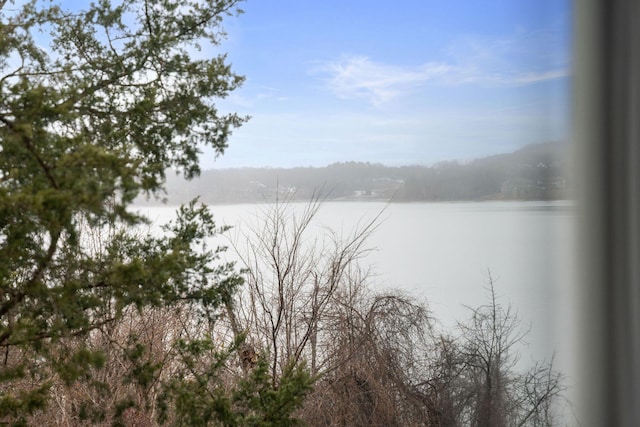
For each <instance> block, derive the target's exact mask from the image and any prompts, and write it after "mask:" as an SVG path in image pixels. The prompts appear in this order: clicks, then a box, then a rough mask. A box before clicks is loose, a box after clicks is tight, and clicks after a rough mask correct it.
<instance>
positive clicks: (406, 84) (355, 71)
mask: <svg viewBox="0 0 640 427" xmlns="http://www.w3.org/2000/svg"><path fill="white" fill-rule="evenodd" d="M320 71H323V72H325V73H326V74H328V75H329V79H328V81H327V83H328V87H329V88H330V89H331V91H332V92H333V93H334V94H335V95H336V96H338V97H339V98H342V99H359V98H361V99H366V100H368V101H369V102H370V103H371V104H373V105H379V104H381V103H384V102H386V101H388V100H390V99H392V98H395V97H396V96H398V95H400V94H403V93H406V92H409V91H411V89H412V88H414V87H416V86H419V85H421V84H423V83H424V82H426V81H428V80H432V79H435V78H437V77H439V76H442V75H444V74H446V73H448V72H451V67H450V66H448V65H446V64H442V63H436V62H433V63H427V64H424V65H422V66H419V67H399V66H394V65H388V64H381V63H377V62H374V61H372V60H370V59H369V58H367V57H365V56H350V57H347V56H345V57H343V58H341V59H340V60H338V61H332V62H329V63H327V64H325V65H324V66H322V67H320Z"/></svg>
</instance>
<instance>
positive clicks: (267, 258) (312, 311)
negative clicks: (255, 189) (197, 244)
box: [228, 193, 379, 384]
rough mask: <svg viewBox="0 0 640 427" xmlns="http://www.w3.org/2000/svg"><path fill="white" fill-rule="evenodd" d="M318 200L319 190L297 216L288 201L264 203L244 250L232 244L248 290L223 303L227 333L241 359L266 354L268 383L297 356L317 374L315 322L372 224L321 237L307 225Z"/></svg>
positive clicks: (318, 325)
mask: <svg viewBox="0 0 640 427" xmlns="http://www.w3.org/2000/svg"><path fill="white" fill-rule="evenodd" d="M321 201H322V194H321V193H319V194H317V195H315V196H314V198H313V199H312V200H311V201H310V202H309V203H307V204H306V205H305V206H304V208H303V209H302V211H297V210H296V208H297V207H298V206H294V205H293V204H292V203H291V199H285V200H284V201H277V202H276V203H274V204H272V205H268V206H267V207H266V208H265V210H264V212H263V218H262V219H261V221H260V223H259V224H258V225H257V226H253V227H250V231H249V232H247V233H245V234H244V236H243V237H244V239H245V241H246V246H244V247H240V246H239V244H238V243H235V248H236V251H237V252H238V254H239V255H240V257H241V260H242V264H243V265H244V267H245V271H246V274H245V280H246V284H247V286H246V287H245V289H244V292H241V293H239V295H238V297H237V299H236V302H235V303H234V304H232V305H229V306H228V317H229V319H230V324H231V328H232V329H233V331H234V333H235V334H236V335H238V334H243V333H244V334H246V345H245V349H244V351H245V352H246V354H247V355H250V354H253V353H260V352H266V353H267V354H268V358H269V360H270V370H271V375H272V380H273V383H274V384H277V381H278V375H279V374H280V373H281V371H282V368H283V367H284V366H286V365H287V364H289V363H295V362H297V361H300V360H302V359H306V360H308V361H309V365H310V368H311V371H312V373H313V374H317V373H319V372H320V371H321V366H322V365H323V360H322V355H321V352H320V350H319V346H320V345H321V344H320V342H319V334H322V333H323V328H322V325H321V323H322V322H323V321H324V319H325V318H326V315H327V313H328V310H329V307H330V306H331V304H333V303H334V301H335V299H334V296H335V295H336V293H337V292H338V290H339V289H340V287H341V286H343V284H344V283H345V282H346V278H347V276H348V275H349V274H350V271H351V270H352V269H354V268H355V265H356V263H357V260H358V259H359V258H361V257H362V256H363V255H364V254H365V253H366V251H367V248H366V246H365V241H366V239H367V237H368V236H369V235H370V234H371V232H372V231H373V230H374V229H375V228H376V226H377V221H378V218H379V215H378V216H376V217H375V218H374V219H373V220H371V221H369V222H367V223H365V224H364V225H363V226H362V227H361V228H359V229H357V230H355V231H354V232H353V234H352V235H350V236H348V237H347V238H345V239H341V238H339V237H338V236H336V235H335V234H331V233H329V235H328V236H327V238H326V239H324V240H320V239H318V238H317V237H316V236H314V234H315V230H310V228H311V227H312V224H313V221H314V219H315V218H316V215H317V213H318V209H319V208H320V206H321ZM232 306H233V307H232Z"/></svg>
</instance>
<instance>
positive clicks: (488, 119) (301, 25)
mask: <svg viewBox="0 0 640 427" xmlns="http://www.w3.org/2000/svg"><path fill="white" fill-rule="evenodd" d="M241 8H242V9H243V10H244V13H243V14H241V15H240V16H239V17H237V18H235V17H233V18H230V19H227V20H226V21H225V23H224V27H225V30H226V31H227V33H228V37H227V39H226V40H225V41H224V42H223V44H222V45H221V46H219V48H220V49H221V51H224V52H227V53H228V59H229V62H230V63H231V64H232V66H233V69H234V71H235V72H236V73H238V74H241V75H244V76H245V77H246V82H245V84H244V85H243V87H242V88H241V89H239V90H236V91H234V92H233V93H232V94H230V95H229V97H228V98H227V99H225V100H223V101H220V102H219V103H218V105H219V106H220V109H221V110H222V111H235V112H238V113H239V114H241V115H250V116H251V120H250V121H249V122H248V123H246V124H245V125H244V126H243V127H241V128H239V129H237V130H236V131H235V132H234V134H233V135H232V136H231V138H230V140H229V147H228V149H227V150H226V151H225V154H224V155H223V156H221V157H219V158H217V159H216V158H215V156H214V155H213V154H212V152H209V151H207V152H205V153H204V154H203V156H202V160H201V164H202V166H203V168H205V169H209V168H229V167H263V166H268V167H294V166H325V165H328V164H331V163H335V162H344V161H362V162H372V163H382V164H386V165H392V166H395V165H406V164H423V165H429V164H434V163H437V162H439V161H445V160H454V159H457V160H461V161H467V160H471V159H474V158H479V157H483V156H486V155H491V154H497V153H504V152H510V151H514V150H516V149H518V148H519V147H522V146H524V145H527V144H531V143H540V142H548V141H565V140H566V139H567V138H568V133H569V109H568V91H569V88H570V68H571V58H570V33H571V30H570V21H571V8H570V1H569V0H517V1H514V0H483V1H475V0H447V1H442V0H396V1H393V2H391V1H378V0H323V1H309V0H270V1H266V0H247V1H246V2H244V3H242V5H241Z"/></svg>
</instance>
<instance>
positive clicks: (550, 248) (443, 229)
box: [141, 201, 574, 365]
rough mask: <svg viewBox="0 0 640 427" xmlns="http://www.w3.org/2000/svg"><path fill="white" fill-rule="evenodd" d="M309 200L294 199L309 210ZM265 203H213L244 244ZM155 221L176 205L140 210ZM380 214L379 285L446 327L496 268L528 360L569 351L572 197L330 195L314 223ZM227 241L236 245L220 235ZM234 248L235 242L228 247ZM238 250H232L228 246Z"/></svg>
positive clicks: (376, 239)
mask: <svg viewBox="0 0 640 427" xmlns="http://www.w3.org/2000/svg"><path fill="white" fill-rule="evenodd" d="M305 206H306V204H305V203H295V204H293V205H292V208H293V210H294V211H296V210H300V211H302V210H303V209H304V208H305ZM264 209H265V205H249V204H244V205H221V206H212V208H211V210H212V212H213V213H214V217H215V218H216V220H217V222H218V223H219V224H220V225H222V224H227V225H231V226H234V229H232V230H231V231H230V232H229V233H228V237H229V238H230V239H231V241H233V242H235V243H236V244H237V245H238V246H240V247H244V246H245V245H246V243H247V242H246V239H247V238H246V235H247V234H250V233H249V230H248V228H249V227H250V226H252V225H255V224H256V223H257V222H258V221H260V218H261V213H260V212H261V211H263V210H264ZM141 210H142V211H143V212H145V213H147V214H148V216H149V218H150V219H151V220H152V221H154V222H156V223H163V222H166V221H167V220H169V219H170V218H172V217H173V215H174V212H175V208H173V207H145V208H142V209H141ZM380 212H382V214H381V215H380V218H379V221H380V224H379V226H378V228H377V229H376V230H375V232H374V233H373V234H372V235H371V237H370V239H369V240H368V247H369V248H370V249H371V251H369V252H368V253H367V255H366V257H364V258H363V259H362V260H361V261H360V264H361V265H362V266H363V267H364V268H368V269H369V270H370V273H371V275H370V282H371V283H372V284H373V285H374V287H376V288H379V289H385V288H386V289H388V288H394V289H401V290H403V291H406V292H409V293H411V294H412V295H415V297H416V298H418V299H420V300H422V301H426V303H427V304H428V307H429V308H430V309H431V311H432V312H433V315H434V317H435V318H436V319H437V320H438V321H439V322H440V323H441V325H442V327H443V328H445V329H448V330H454V328H455V326H456V321H465V320H466V319H467V318H468V316H469V310H468V309H467V308H466V307H478V306H479V305H482V304H484V303H486V302H487V301H488V300H487V298H488V295H487V289H486V286H487V284H488V280H489V274H491V277H492V278H493V280H494V283H495V289H496V293H497V296H498V298H499V299H498V302H499V303H500V304H502V305H503V306H507V305H509V304H510V305H511V307H512V309H513V310H514V311H516V312H517V314H518V316H519V318H520V320H521V322H522V328H523V330H527V329H530V332H529V335H528V336H527V342H528V346H526V347H525V348H522V349H519V351H520V357H521V363H522V364H523V365H529V364H530V363H531V362H532V361H534V360H537V361H541V360H544V359H546V360H548V359H550V358H551V357H552V355H553V354H554V352H556V353H558V355H559V358H560V359H563V352H564V351H565V348H564V347H563V345H562V343H563V342H565V341H566V339H565V338H566V334H568V333H569V331H568V330H567V329H566V325H565V324H566V322H565V320H566V319H565V318H564V317H563V316H566V314H567V311H569V310H571V307H570V301H569V294H570V292H569V288H570V283H572V265H573V261H572V259H571V254H572V246H571V245H572V240H573V235H572V233H573V222H574V214H573V209H572V204H571V203H570V202H566V201H555V202H548V201H542V202H475V203H474V202H461V203H393V204H386V203H382V202H326V203H324V204H323V205H322V207H321V208H320V210H319V212H318V216H317V218H316V221H315V222H314V224H313V225H312V227H311V228H310V229H309V235H308V236H307V237H308V239H310V240H313V239H316V238H318V239H319V238H321V237H322V236H323V235H326V234H327V233H328V231H329V230H331V231H332V232H334V233H336V235H337V236H341V235H342V236H345V238H346V237H348V236H349V234H352V233H353V232H354V230H355V229H356V228H357V227H359V226H363V225H364V224H366V223H367V222H369V221H371V220H372V219H374V218H375V217H376V216H377V215H378V214H380ZM219 243H220V244H228V243H229V241H228V240H225V239H222V240H220V241H219ZM230 251H231V249H230ZM228 256H229V257H230V259H234V257H233V255H232V254H229V255H228Z"/></svg>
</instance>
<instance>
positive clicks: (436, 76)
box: [315, 30, 570, 106]
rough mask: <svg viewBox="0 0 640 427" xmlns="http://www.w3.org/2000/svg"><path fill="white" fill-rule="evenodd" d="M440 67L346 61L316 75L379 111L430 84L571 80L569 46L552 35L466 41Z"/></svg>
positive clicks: (338, 91)
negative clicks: (365, 101)
mask: <svg viewBox="0 0 640 427" xmlns="http://www.w3.org/2000/svg"><path fill="white" fill-rule="evenodd" d="M444 58H446V60H441V61H429V62H425V63H424V64H422V65H419V66H403V65H397V64H388V63H381V62H376V61H374V60H372V59H370V58H368V57H366V56H358V55H353V56H343V57H341V58H340V59H338V60H334V61H329V62H326V63H324V64H323V65H322V66H320V67H318V68H316V70H315V71H317V72H320V73H322V74H324V75H325V76H326V78H325V81H326V84H327V87H328V88H329V89H330V90H331V91H332V92H333V93H334V94H335V95H336V96H337V97H338V98H341V99H365V100H367V101H368V102H369V103H370V104H372V105H374V106H379V105H381V104H383V103H385V102H387V101H389V100H392V99H394V98H397V97H400V96H402V95H406V94H411V93H415V91H416V90H419V89H420V87H422V86H425V85H427V84H431V85H439V86H458V85H471V84H475V85H484V86H501V87H504V86H514V87H515V86H525V85H530V84H536V83H541V82H546V81H551V80H556V79H561V78H565V77H568V76H569V75H570V72H569V69H570V67H569V63H570V58H569V53H568V46H564V45H563V44H562V42H560V41H559V38H558V35H557V34H555V33H553V32H551V31H530V32H526V31H521V30H519V31H516V32H515V33H514V34H512V35H511V36H509V37H502V38H496V37H493V38H490V37H483V36H465V37H460V38H458V39H456V40H455V41H454V42H452V44H451V45H450V46H449V47H448V48H447V49H446V50H445V52H444Z"/></svg>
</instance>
